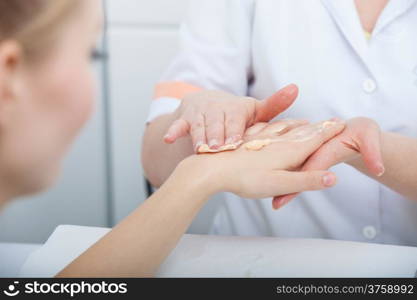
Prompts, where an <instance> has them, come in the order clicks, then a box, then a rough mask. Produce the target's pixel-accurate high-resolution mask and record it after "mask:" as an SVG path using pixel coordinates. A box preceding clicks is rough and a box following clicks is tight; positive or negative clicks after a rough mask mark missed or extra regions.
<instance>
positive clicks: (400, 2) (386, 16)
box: [372, 0, 417, 35]
mask: <svg viewBox="0 0 417 300" xmlns="http://www.w3.org/2000/svg"><path fill="white" fill-rule="evenodd" d="M416 3H417V0H391V1H389V3H388V5H387V7H386V8H385V9H384V11H383V12H382V14H381V16H380V17H379V19H378V22H377V24H376V25H375V28H374V31H373V33H372V34H373V35H377V34H378V33H380V32H381V31H382V30H383V29H384V28H385V27H386V26H388V25H389V24H390V23H391V22H393V21H394V20H395V19H396V18H398V17H400V16H402V15H403V14H405V13H406V12H407V11H409V10H410V9H411V8H412V7H413V6H414V5H415V4H416Z"/></svg>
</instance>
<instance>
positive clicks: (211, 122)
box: [142, 0, 388, 187]
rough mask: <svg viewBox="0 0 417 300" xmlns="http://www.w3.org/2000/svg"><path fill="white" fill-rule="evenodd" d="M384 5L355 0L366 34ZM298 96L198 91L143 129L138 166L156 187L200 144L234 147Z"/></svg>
mask: <svg viewBox="0 0 417 300" xmlns="http://www.w3.org/2000/svg"><path fill="white" fill-rule="evenodd" d="M387 3H388V0H355V4H356V7H357V11H358V15H359V18H360V20H361V23H362V26H363V28H364V30H365V31H367V32H369V33H372V31H373V29H374V27H375V25H376V23H377V21H378V18H379V16H380V14H381V12H382V11H383V9H384V8H385V6H386V5H387ZM297 95H298V88H297V86H295V85H290V86H288V87H285V88H284V89H282V90H281V91H279V92H278V93H277V94H275V95H273V96H272V97H271V98H269V99H266V100H264V101H261V102H259V101H258V100H256V99H253V98H248V97H238V96H234V95H231V94H228V93H225V92H221V91H204V90H202V91H199V92H194V93H192V94H189V95H186V96H185V97H184V98H183V99H181V100H182V102H181V106H180V107H179V108H178V109H177V111H175V112H174V113H172V114H167V115H163V116H160V117H159V118H157V119H155V120H154V121H152V122H151V124H149V125H148V127H147V129H146V132H145V136H144V142H143V145H144V146H143V149H142V163H143V166H144V169H145V173H146V175H147V177H148V179H149V180H150V181H151V183H152V184H153V185H154V186H156V187H159V186H160V185H161V184H162V183H163V182H164V181H165V180H166V179H167V178H168V177H169V175H170V174H171V172H172V171H173V170H174V169H175V166H176V165H177V164H178V163H179V162H180V161H181V160H182V159H184V158H186V157H188V156H190V155H192V154H194V153H196V152H197V151H198V149H199V147H200V146H201V145H204V146H203V149H205V152H207V151H212V152H216V151H217V150H218V149H219V148H222V147H224V146H225V145H226V147H228V145H230V144H232V145H233V144H234V143H236V142H238V141H239V140H241V139H242V137H243V136H244V134H245V131H246V130H247V129H248V128H249V127H251V126H253V125H254V124H256V123H258V122H268V121H270V120H271V119H273V118H274V117H276V116H277V115H279V114H280V113H281V112H283V111H285V110H286V109H287V108H288V107H289V106H290V105H291V104H292V103H293V102H294V101H295V99H296V98H297ZM228 148H229V147H228ZM366 159H368V157H366ZM376 163H381V164H382V162H381V161H379V162H375V164H376Z"/></svg>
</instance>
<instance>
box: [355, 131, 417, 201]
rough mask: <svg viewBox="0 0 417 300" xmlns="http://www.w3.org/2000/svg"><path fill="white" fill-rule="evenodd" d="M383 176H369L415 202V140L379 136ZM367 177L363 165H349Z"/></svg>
mask: <svg viewBox="0 0 417 300" xmlns="http://www.w3.org/2000/svg"><path fill="white" fill-rule="evenodd" d="M381 148H382V156H383V160H384V164H385V169H386V171H385V174H384V175H383V176H381V177H375V176H371V177H373V178H374V179H376V180H378V181H379V182H381V183H382V184H384V185H386V186H388V187H390V188H392V189H393V190H395V191H397V192H398V193H400V194H402V195H404V196H405V197H407V198H410V199H414V200H417V139H413V138H409V137H405V136H402V135H399V134H395V133H389V132H383V133H382V136H381ZM350 164H351V165H352V166H354V167H355V168H357V169H358V170H360V171H361V172H363V173H365V174H367V175H369V173H368V172H367V169H366V168H365V166H364V165H363V163H362V162H361V161H359V160H356V161H354V162H352V163H350Z"/></svg>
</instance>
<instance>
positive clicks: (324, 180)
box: [273, 171, 337, 209]
mask: <svg viewBox="0 0 417 300" xmlns="http://www.w3.org/2000/svg"><path fill="white" fill-rule="evenodd" d="M276 182H279V183H280V184H279V185H280V186H281V189H280V191H279V194H280V195H286V194H295V193H299V192H304V191H318V190H322V189H326V188H329V187H332V186H334V185H335V184H336V183H337V177H336V175H335V174H334V173H332V172H328V171H304V172H289V171H278V174H277V178H276ZM291 196H294V195H291ZM292 198H293V197H289V198H287V199H288V201H286V202H285V203H280V204H281V206H283V205H285V204H286V203H288V202H289V201H290V200H291V199H292ZM278 199H279V198H278V197H275V198H274V201H273V207H274V208H275V209H278V208H279V207H277V204H278V203H279V201H278ZM277 201H278V203H277ZM281 202H282V201H281Z"/></svg>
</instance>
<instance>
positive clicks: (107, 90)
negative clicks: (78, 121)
mask: <svg viewBox="0 0 417 300" xmlns="http://www.w3.org/2000/svg"><path fill="white" fill-rule="evenodd" d="M188 1H189V0H175V1H172V0H152V1H149V0H105V6H106V16H107V26H106V27H107V28H106V30H105V33H104V37H103V42H102V49H103V53H104V54H105V56H104V58H103V59H102V60H101V61H100V62H98V63H96V65H95V70H96V73H97V78H98V82H99V85H98V88H99V97H98V100H97V110H96V113H95V116H94V118H93V119H92V120H91V121H90V123H89V124H88V126H87V127H86V128H85V130H84V131H83V132H82V134H81V136H80V137H79V139H78V140H77V142H76V144H75V146H74V147H73V148H72V151H71V153H70V155H69V156H68V158H67V159H66V161H65V164H64V169H63V173H62V176H61V178H60V180H59V182H58V184H57V185H56V186H54V187H53V188H52V189H51V190H49V191H48V192H46V193H44V194H41V195H37V196H35V197H30V198H25V199H22V200H21V201H17V202H15V203H14V204H12V205H11V206H9V207H8V208H7V209H6V211H4V212H3V213H2V214H1V215H0V228H1V229H2V230H0V242H19V243H43V242H45V240H46V239H47V238H48V237H49V235H50V234H51V233H52V232H53V230H54V229H55V227H56V226H57V225H60V224H73V225H85V226H100V227H111V226H113V225H114V224H116V223H117V222H118V221H120V220H121V219H122V218H124V217H125V216H127V215H128V214H129V213H130V212H131V211H132V210H133V209H135V208H136V207H137V206H138V205H139V204H140V203H141V202H143V201H144V200H145V199H146V188H145V184H144V177H143V171H142V168H141V164H140V149H141V139H142V135H143V131H144V127H145V122H144V121H145V119H146V117H147V114H148V108H149V105H150V103H151V101H152V95H153V87H154V85H155V83H156V82H157V81H158V79H159V78H160V76H161V74H162V73H163V71H164V69H165V68H166V67H167V65H168V64H169V62H170V60H171V59H172V57H173V56H174V55H175V53H176V51H177V49H178V29H179V24H180V22H181V20H182V18H183V16H184V14H185V13H186V10H187V2H188ZM75 88H76V87H75ZM214 207H215V201H212V202H210V204H209V205H208V206H207V207H206V208H205V209H204V210H203V211H202V212H201V213H200V215H199V217H198V218H197V219H196V220H195V221H194V223H193V225H192V226H191V228H190V229H189V232H191V233H206V232H207V230H208V226H209V224H210V222H211V220H212V215H213V212H214Z"/></svg>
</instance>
